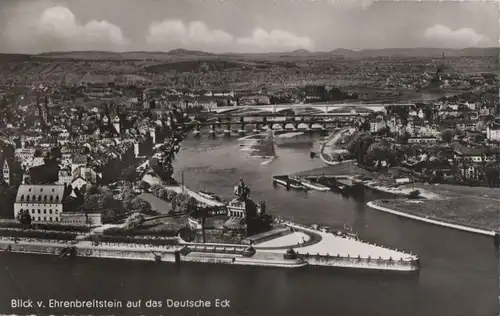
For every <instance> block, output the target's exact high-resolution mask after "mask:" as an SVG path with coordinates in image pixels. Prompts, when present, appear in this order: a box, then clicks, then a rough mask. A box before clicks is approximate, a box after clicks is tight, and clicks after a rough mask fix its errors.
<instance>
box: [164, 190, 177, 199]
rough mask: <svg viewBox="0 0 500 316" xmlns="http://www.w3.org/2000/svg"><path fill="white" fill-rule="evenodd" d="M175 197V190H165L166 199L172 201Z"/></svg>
mask: <svg viewBox="0 0 500 316" xmlns="http://www.w3.org/2000/svg"><path fill="white" fill-rule="evenodd" d="M176 198H177V192H175V191H167V199H166V200H167V201H174V200H175V199H176Z"/></svg>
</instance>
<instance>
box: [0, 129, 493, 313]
mask: <svg viewBox="0 0 500 316" xmlns="http://www.w3.org/2000/svg"><path fill="white" fill-rule="evenodd" d="M183 147H184V148H183V150H182V151H181V153H180V154H179V156H178V158H177V159H176V173H177V178H178V179H180V178H181V170H183V173H184V181H185V184H186V185H187V186H188V187H190V188H193V189H195V190H199V189H205V190H210V191H213V192H215V193H217V194H220V195H221V196H223V197H225V198H230V197H231V195H232V192H233V187H234V185H236V183H237V181H238V179H239V178H240V177H242V178H243V179H244V180H245V182H246V183H247V184H249V185H250V186H251V188H252V195H251V197H252V198H253V199H254V200H256V201H259V200H266V201H267V205H268V207H267V208H268V211H269V213H272V214H275V215H279V216H281V217H284V218H288V219H291V220H293V221H296V222H299V223H304V224H312V223H319V224H325V225H329V226H339V225H343V224H347V225H349V226H351V227H352V228H353V230H354V231H355V232H357V233H358V234H359V236H360V237H361V238H362V239H365V240H369V241H372V242H375V243H377V244H382V245H387V246H390V247H393V248H397V249H404V250H407V251H412V252H413V253H415V254H417V255H419V256H420V258H421V270H420V272H419V273H418V274H413V275H408V274H404V273H403V274H390V273H381V272H359V271H352V270H339V269H328V268H311V267H310V268H305V269H300V270H282V269H274V268H257V267H239V266H225V265H197V264H191V265H180V266H176V265H173V264H160V265H157V264H154V263H153V262H133V261H120V260H99V259H88V258H87V259H85V258H78V259H77V260H76V261H74V262H73V261H68V260H65V259H61V258H57V257H52V256H37V255H25V254H2V255H0V263H1V265H0V269H1V271H0V313H7V312H9V313H16V314H26V313H30V314H34V313H37V310H38V313H39V314H43V315H45V314H61V313H63V314H83V313H86V314H114V315H124V314H148V315H149V314H153V315H160V314H161V315H276V316H278V315H304V316H308V315H318V316H322V315H324V316H330V315H339V316H341V315H342V316H349V315H352V316H362V315H381V316H382V315H383V316H402V315H416V316H417V315H418V316H424V315H426V316H427V315H436V316H448V315H449V316H460V315H463V316H471V315H475V316H481V315H484V316H493V315H498V252H497V251H496V249H495V247H494V244H493V241H492V239H491V238H488V237H483V236H479V235H474V234H470V233H464V232H460V231H456V230H451V229H447V228H441V227H437V226H433V225H429V224H424V223H420V222H416V221H413V220H408V219H402V218H399V217H396V216H394V215H390V214H385V213H382V212H379V211H376V210H373V209H370V208H368V207H367V206H366V205H365V203H366V201H367V200H369V199H374V198H376V197H377V196H375V195H373V194H371V193H366V194H365V196H364V197H361V198H357V199H356V200H355V199H346V198H342V197H341V196H339V195H337V194H335V193H330V192H327V193H324V192H323V193H322V192H309V193H301V192H294V191H289V192H287V191H286V190H285V189H284V188H282V187H278V188H274V187H273V185H272V182H271V176H272V175H273V174H285V173H290V172H294V171H302V170H308V169H314V168H317V167H322V166H323V164H322V162H321V161H320V160H318V159H311V158H310V157H309V151H310V148H286V149H285V148H281V149H279V150H278V155H279V158H278V159H277V160H275V161H274V162H272V163H270V164H267V165H262V164H261V162H262V161H261V160H259V159H256V158H246V157H245V154H244V153H243V152H241V151H238V149H239V148H240V147H239V145H238V144H237V142H236V141H235V140H223V139H222V138H217V139H213V140H209V139H207V138H206V137H202V138H201V139H198V140H196V139H192V138H191V139H188V140H186V141H185V142H184V143H183ZM471 211H473V210H471ZM15 298H19V299H28V298H31V299H33V300H43V301H44V303H45V304H47V302H48V300H49V299H57V300H74V299H76V298H78V299H80V300H89V299H100V300H113V299H116V300H138V299H142V300H143V302H142V308H135V309H134V308H126V307H123V308H121V309H98V308H97V309H90V310H89V309H48V308H38V309H36V308H31V309H23V310H13V309H10V308H9V306H10V304H11V300H12V299H15ZM167 298H172V299H176V300H185V299H190V300H198V299H206V300H214V299H216V298H219V299H228V300H230V302H231V307H228V308H223V309H220V308H198V309H196V308H177V309H175V308H145V307H144V301H146V300H148V299H153V300H163V301H165V300H166V299H167Z"/></svg>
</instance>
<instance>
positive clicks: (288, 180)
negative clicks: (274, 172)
mask: <svg viewBox="0 0 500 316" xmlns="http://www.w3.org/2000/svg"><path fill="white" fill-rule="evenodd" d="M273 183H276V184H280V185H283V186H285V187H286V188H287V189H288V188H292V189H296V190H307V188H306V187H305V186H303V185H302V183H300V181H299V180H297V179H294V178H292V177H289V176H287V175H284V176H273Z"/></svg>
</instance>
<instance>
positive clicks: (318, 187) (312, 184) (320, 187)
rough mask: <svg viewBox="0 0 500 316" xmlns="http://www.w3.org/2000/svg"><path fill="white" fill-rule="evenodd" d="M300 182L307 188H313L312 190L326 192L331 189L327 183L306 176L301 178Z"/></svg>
mask: <svg viewBox="0 0 500 316" xmlns="http://www.w3.org/2000/svg"><path fill="white" fill-rule="evenodd" d="M300 184H302V185H303V186H305V187H306V188H309V189H312V190H316V191H320V192H326V191H330V190H331V189H330V188H329V187H327V186H326V185H322V184H320V183H317V182H313V181H310V180H307V179H305V178H302V179H300Z"/></svg>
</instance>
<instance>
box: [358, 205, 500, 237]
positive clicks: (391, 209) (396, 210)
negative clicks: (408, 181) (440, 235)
mask: <svg viewBox="0 0 500 316" xmlns="http://www.w3.org/2000/svg"><path fill="white" fill-rule="evenodd" d="M410 201H411V202H422V201H420V200H408V201H406V202H410ZM404 202H405V201H402V202H399V201H398V200H375V201H371V202H368V203H366V205H368V206H369V207H371V208H372V209H375V210H378V211H382V212H386V213H390V214H394V215H398V216H402V217H406V218H411V219H414V220H417V221H421V222H425V223H429V224H434V225H438V226H442V227H448V228H453V229H458V230H462V231H466V232H470V233H476V234H482V235H486V236H495V235H496V234H497V233H498V231H494V230H490V229H488V228H486V227H482V228H474V227H471V226H470V223H469V224H468V223H461V222H459V221H454V223H453V222H452V221H449V220H444V219H442V218H437V217H435V216H432V215H425V214H426V213H424V212H412V213H410V211H409V210H408V208H405V209H404V210H403V209H402V208H401V207H397V205H395V204H396V203H404ZM418 204H420V203H408V205H418Z"/></svg>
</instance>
